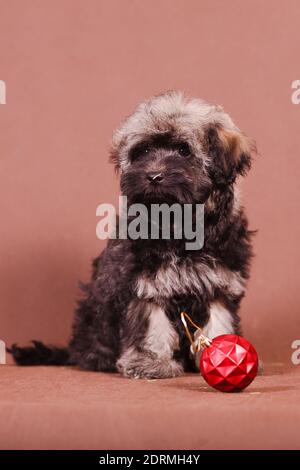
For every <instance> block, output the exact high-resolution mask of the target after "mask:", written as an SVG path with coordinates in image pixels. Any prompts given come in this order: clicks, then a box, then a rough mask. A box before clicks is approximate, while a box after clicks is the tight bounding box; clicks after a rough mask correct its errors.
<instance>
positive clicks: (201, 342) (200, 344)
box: [180, 312, 212, 354]
mask: <svg viewBox="0 0 300 470" xmlns="http://www.w3.org/2000/svg"><path fill="white" fill-rule="evenodd" d="M180 318H181V321H182V324H183V326H184V329H185V333H186V336H187V337H188V339H189V341H190V343H191V350H192V352H193V353H194V354H197V353H198V352H199V351H200V350H201V349H202V348H207V347H208V346H210V345H211V343H212V341H211V340H210V339H209V338H207V336H204V335H203V334H202V328H200V326H199V325H197V324H196V323H195V322H194V321H193V320H192V319H191V317H190V316H189V315H188V314H187V313H186V312H181V314H180ZM186 320H188V322H189V323H190V324H191V325H192V326H193V327H194V328H196V331H199V333H200V334H199V336H198V337H197V338H196V339H195V340H193V337H192V335H191V332H190V330H189V327H188V324H187V321H186Z"/></svg>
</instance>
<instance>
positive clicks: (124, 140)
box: [10, 91, 253, 378]
mask: <svg viewBox="0 0 300 470" xmlns="http://www.w3.org/2000/svg"><path fill="white" fill-rule="evenodd" d="M252 150H253V145H252V144H251V142H250V141H249V139H248V138H246V137H245V136H244V135H243V134H242V133H241V131H240V130H239V129H238V128H237V127H236V126H235V124H234V123H233V121H232V119H231V118H230V117H229V115H228V114H226V113H225V112H224V110H223V109H222V108H221V107H220V106H214V105H211V104H208V103H206V102H205V101H202V100H199V99H189V98H187V97H186V96H185V95H184V94H183V93H181V92H177V91H171V92H168V93H165V94H162V95H159V96H155V97H153V98H151V99H149V100H147V101H145V102H143V103H141V104H140V105H139V106H138V107H137V108H136V110H135V111H134V113H133V114H132V115H131V116H129V117H128V118H127V119H125V121H124V122H123V123H122V124H121V126H120V128H119V129H118V130H117V131H116V132H115V134H114V136H113V142H112V150H111V160H112V162H113V163H114V164H115V166H116V168H117V170H118V171H119V172H120V185H121V192H122V194H123V195H126V196H127V198H128V204H132V203H137V202H139V203H143V204H145V205H146V206H148V205H150V204H152V203H153V202H156V203H157V202H159V203H168V204H173V203H178V204H180V205H183V204H187V203H188V204H198V203H202V204H205V228H204V246H203V248H202V249H201V250H196V251H195V250H187V249H186V246H185V242H186V240H185V239H184V238H183V239H181V240H178V239H174V238H173V239H172V238H171V239H170V240H164V239H158V240H151V239H149V240H141V239H138V240H132V239H115V240H109V242H108V245H107V247H106V249H105V250H104V251H103V252H102V253H101V255H100V256H99V257H98V258H96V259H95V261H94V262H93V270H92V276H91V280H90V282H89V283H88V284H86V285H84V286H83V287H82V288H83V290H84V298H83V299H82V300H80V302H79V305H78V308H77V310H76V311H75V318H74V325H73V334H72V337H71V340H70V342H69V345H68V347H67V348H65V349H61V348H55V347H51V346H50V347H48V346H44V345H43V344H42V343H40V342H34V345H33V347H27V348H20V347H18V346H17V345H13V346H12V348H11V349H10V352H11V353H12V354H13V356H14V358H15V361H16V362H17V363H18V364H22V365H28V364H31V365H32V364H56V365H58V364H76V365H78V366H79V367H81V368H83V369H88V370H94V371H119V372H120V373H121V374H123V375H124V376H126V377H136V378H138V377H147V378H164V377H174V376H178V375H180V374H182V373H183V371H188V370H189V371H191V370H195V363H194V360H193V358H192V357H191V355H190V347H189V343H188V340H187V338H186V337H185V334H184V332H183V329H182V325H181V323H180V312H181V311H183V310H184V311H186V312H188V313H189V314H190V315H191V316H192V318H193V319H194V320H195V321H196V322H197V323H198V324H200V325H201V326H202V327H203V328H204V334H206V335H207V336H209V337H210V338H213V337H215V336H217V335H220V334H225V333H239V332H240V327H239V317H238V308H239V305H240V301H241V299H242V297H243V295H244V292H245V284H246V281H247V278H248V272H249V271H248V270H249V261H250V258H251V241H250V239H251V233H250V231H249V230H248V223H247V219H246V217H245V214H244V210H243V208H242V207H241V206H240V202H239V190H238V179H239V178H240V177H242V176H244V175H245V174H246V173H247V171H248V170H249V168H250V165H251V151H252Z"/></svg>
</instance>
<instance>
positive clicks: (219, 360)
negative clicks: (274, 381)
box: [200, 335, 258, 392]
mask: <svg viewBox="0 0 300 470" xmlns="http://www.w3.org/2000/svg"><path fill="white" fill-rule="evenodd" d="M257 369H258V355H257V352H256V351H255V349H254V347H253V346H252V344H250V343H249V341H247V340H246V339H245V338H242V337H241V336H237V335H221V336H217V337H216V338H214V339H213V340H212V343H211V345H210V346H208V347H207V348H205V349H204V351H203V353H202V354H201V357H200V371H201V373H202V376H203V377H204V379H205V380H206V382H207V383H208V384H209V385H211V386H212V387H214V388H216V389H217V390H220V391H221V392H239V391H241V390H243V389H244V388H246V387H248V385H249V384H250V383H251V382H252V380H254V379H255V377H256V374H257Z"/></svg>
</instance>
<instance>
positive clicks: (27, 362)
mask: <svg viewBox="0 0 300 470" xmlns="http://www.w3.org/2000/svg"><path fill="white" fill-rule="evenodd" d="M31 342H32V344H33V346H27V347H24V348H20V347H19V346H18V345H17V344H13V345H12V346H11V347H10V348H7V352H9V353H10V354H11V355H12V356H13V358H14V360H15V362H16V363H17V364H18V365H20V366H63V365H70V364H71V362H70V354H69V350H68V348H58V347H55V346H45V345H44V344H43V343H41V342H40V341H31Z"/></svg>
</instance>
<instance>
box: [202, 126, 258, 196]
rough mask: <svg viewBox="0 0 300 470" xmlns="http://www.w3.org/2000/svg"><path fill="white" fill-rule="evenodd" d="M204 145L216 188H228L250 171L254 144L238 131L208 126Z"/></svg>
mask: <svg viewBox="0 0 300 470" xmlns="http://www.w3.org/2000/svg"><path fill="white" fill-rule="evenodd" d="M205 144H206V148H207V152H208V154H209V156H210V157H211V166H210V176H211V179H212V181H213V182H214V183H215V185H216V186H219V187H224V186H228V185H230V184H232V183H234V181H235V179H236V177H237V176H238V175H242V176H244V175H245V174H246V173H247V171H248V170H249V169H250V167H251V160H252V157H251V153H252V152H254V151H255V144H254V143H253V142H252V141H251V140H250V139H248V138H247V137H246V136H245V135H243V134H242V132H240V131H239V130H238V129H227V128H225V127H223V126H222V125H220V124H214V125H209V126H208V128H207V129H206V133H205Z"/></svg>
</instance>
